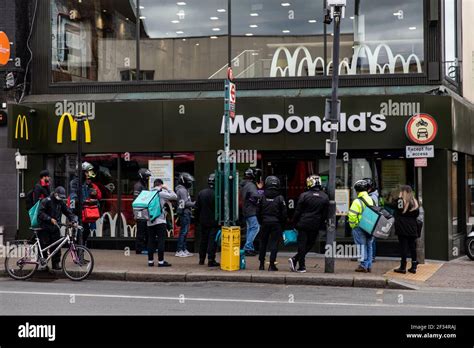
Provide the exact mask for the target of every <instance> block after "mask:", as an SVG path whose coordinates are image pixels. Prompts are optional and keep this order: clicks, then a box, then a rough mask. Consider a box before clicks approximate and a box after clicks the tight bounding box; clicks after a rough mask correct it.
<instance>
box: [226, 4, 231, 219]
mask: <svg viewBox="0 0 474 348" xmlns="http://www.w3.org/2000/svg"><path fill="white" fill-rule="evenodd" d="M230 6H231V4H230V0H227V20H228V32H229V41H228V47H227V48H228V52H227V56H228V73H227V81H226V101H225V103H226V108H225V121H224V123H225V124H224V226H226V227H229V226H230V195H229V176H230V110H229V103H230V101H229V99H230V82H232V81H231V77H232V76H231V75H230V73H229V70H230V69H231V68H232V65H231V64H232V58H231V55H232V48H231V41H232V40H231V26H232V22H231V16H230V12H231V11H230Z"/></svg>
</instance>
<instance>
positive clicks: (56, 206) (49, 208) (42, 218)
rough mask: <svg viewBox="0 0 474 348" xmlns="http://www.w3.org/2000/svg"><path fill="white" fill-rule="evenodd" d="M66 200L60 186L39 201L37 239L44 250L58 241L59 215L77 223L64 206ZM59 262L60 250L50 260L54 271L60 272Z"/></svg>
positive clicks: (59, 236) (74, 216)
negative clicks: (39, 228)
mask: <svg viewBox="0 0 474 348" xmlns="http://www.w3.org/2000/svg"><path fill="white" fill-rule="evenodd" d="M65 199H66V190H65V189H64V187H62V186H58V187H57V188H56V189H55V190H54V192H53V193H51V195H50V196H49V197H47V198H45V199H43V200H42V201H41V206H40V211H39V215H38V220H39V222H40V227H41V230H40V231H39V232H38V238H39V240H40V243H41V247H42V248H45V247H47V246H49V245H51V244H53V243H54V242H56V241H57V240H58V239H60V238H61V234H60V231H59V227H58V225H57V224H58V222H60V221H61V215H62V214H64V215H66V217H67V218H68V219H69V220H70V221H72V222H74V223H77V216H76V215H74V214H73V213H72V211H71V210H70V209H69V208H68V207H67V206H66V203H65V202H64V200H65ZM60 260H61V250H59V251H58V252H57V253H56V254H55V255H54V256H53V257H52V259H51V261H52V266H53V269H54V270H60V269H61V267H60V265H59V261H60Z"/></svg>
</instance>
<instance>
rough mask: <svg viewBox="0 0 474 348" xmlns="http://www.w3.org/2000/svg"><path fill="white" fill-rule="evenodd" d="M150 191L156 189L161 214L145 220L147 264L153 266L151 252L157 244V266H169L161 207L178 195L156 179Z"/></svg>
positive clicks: (164, 223) (164, 218)
mask: <svg viewBox="0 0 474 348" xmlns="http://www.w3.org/2000/svg"><path fill="white" fill-rule="evenodd" d="M152 191H158V195H159V199H160V206H161V207H162V210H161V215H160V216H158V217H157V218H156V219H155V220H153V221H147V227H148V266H149V267H153V266H154V261H153V254H154V253H155V250H156V249H157V245H158V267H170V266H171V264H170V263H168V262H166V261H165V238H166V211H165V210H164V209H163V207H164V206H165V204H166V202H169V201H175V200H176V199H177V198H178V197H177V196H176V193H174V192H173V191H172V190H170V189H168V187H166V186H165V185H164V184H163V180H161V179H156V180H155V181H154V182H153V188H152Z"/></svg>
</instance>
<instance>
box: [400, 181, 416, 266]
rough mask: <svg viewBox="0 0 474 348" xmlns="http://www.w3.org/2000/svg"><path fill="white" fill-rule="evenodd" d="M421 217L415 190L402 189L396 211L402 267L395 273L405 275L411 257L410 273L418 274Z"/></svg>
mask: <svg viewBox="0 0 474 348" xmlns="http://www.w3.org/2000/svg"><path fill="white" fill-rule="evenodd" d="M418 215H420V205H419V204H418V201H417V200H416V199H415V197H414V194H413V190H412V188H411V187H410V186H408V185H403V186H401V187H400V193H399V196H398V200H397V207H396V210H395V234H396V235H397V236H398V242H399V244H400V253H401V261H400V267H399V268H397V269H395V270H394V271H395V272H397V273H402V274H405V273H406V271H407V268H406V267H407V258H408V255H409V254H410V256H411V267H410V269H409V270H408V272H410V273H416V269H417V266H418V262H417V258H416V240H417V238H419V235H418V223H417V218H418Z"/></svg>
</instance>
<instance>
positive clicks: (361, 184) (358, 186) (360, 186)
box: [354, 179, 369, 192]
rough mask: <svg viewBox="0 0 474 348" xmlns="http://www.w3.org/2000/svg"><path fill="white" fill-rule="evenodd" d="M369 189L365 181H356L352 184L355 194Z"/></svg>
mask: <svg viewBox="0 0 474 348" xmlns="http://www.w3.org/2000/svg"><path fill="white" fill-rule="evenodd" d="M368 189H369V184H368V182H367V181H366V180H364V179H362V180H357V181H356V182H355V184H354V190H355V191H356V192H364V191H367V190H368Z"/></svg>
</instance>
